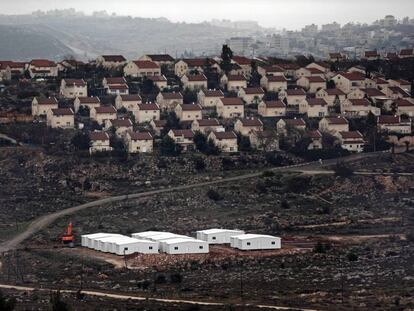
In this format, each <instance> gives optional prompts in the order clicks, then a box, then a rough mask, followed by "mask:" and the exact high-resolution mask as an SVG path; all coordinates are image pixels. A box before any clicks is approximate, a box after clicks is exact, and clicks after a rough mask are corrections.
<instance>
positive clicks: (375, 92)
mask: <svg viewBox="0 0 414 311" xmlns="http://www.w3.org/2000/svg"><path fill="white" fill-rule="evenodd" d="M362 91H363V92H365V94H367V95H368V96H369V97H376V96H385V94H384V93H383V92H381V91H380V90H379V89H376V88H372V87H370V88H366V89H362Z"/></svg>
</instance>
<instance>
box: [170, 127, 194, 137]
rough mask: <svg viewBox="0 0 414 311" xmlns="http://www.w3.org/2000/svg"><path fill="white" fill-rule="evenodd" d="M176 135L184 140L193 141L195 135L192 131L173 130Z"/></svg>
mask: <svg viewBox="0 0 414 311" xmlns="http://www.w3.org/2000/svg"><path fill="white" fill-rule="evenodd" d="M171 131H172V132H173V133H174V136H176V137H177V136H183V137H184V138H188V139H192V138H193V137H194V133H193V131H192V130H175V129H173V130H171Z"/></svg>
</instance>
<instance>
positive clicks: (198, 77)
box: [187, 74, 207, 82]
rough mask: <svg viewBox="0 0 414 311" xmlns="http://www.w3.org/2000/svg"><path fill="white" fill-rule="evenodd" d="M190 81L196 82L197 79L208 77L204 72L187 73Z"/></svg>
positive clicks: (202, 79) (201, 79)
mask: <svg viewBox="0 0 414 311" xmlns="http://www.w3.org/2000/svg"><path fill="white" fill-rule="evenodd" d="M187 78H188V81H191V82H196V81H207V77H206V76H205V75H203V74H198V75H187Z"/></svg>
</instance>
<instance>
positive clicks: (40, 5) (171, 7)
mask: <svg viewBox="0 0 414 311" xmlns="http://www.w3.org/2000/svg"><path fill="white" fill-rule="evenodd" d="M71 7H73V8H75V9H77V10H82V11H84V12H86V13H91V12H92V11H97V10H107V11H108V12H111V13H112V12H116V13H117V14H119V15H131V16H140V17H166V18H168V19H170V20H172V21H185V22H201V21H205V20H211V19H213V18H219V19H231V20H247V19H248V20H256V21H258V22H259V23H260V24H261V25H263V26H268V27H278V28H288V29H297V28H300V27H302V26H303V25H306V24H311V23H316V24H323V23H328V22H332V21H338V22H340V23H342V24H344V23H346V22H348V21H360V22H372V21H374V20H376V19H378V18H380V17H382V16H384V15H386V14H393V15H395V16H396V17H398V18H401V17H404V16H407V15H410V14H411V15H412V14H413V13H412V12H414V0H393V1H391V0H116V1H108V0H71V1H68V0H14V1H9V0H0V13H3V14H16V13H30V12H32V11H35V10H39V9H40V10H49V9H55V8H71ZM411 17H412V16H411Z"/></svg>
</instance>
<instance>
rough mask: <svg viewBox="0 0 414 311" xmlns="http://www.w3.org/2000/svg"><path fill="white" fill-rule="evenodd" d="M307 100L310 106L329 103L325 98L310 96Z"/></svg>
mask: <svg viewBox="0 0 414 311" xmlns="http://www.w3.org/2000/svg"><path fill="white" fill-rule="evenodd" d="M306 101H307V102H308V104H309V106H326V105H327V104H328V103H327V102H326V101H325V100H324V99H323V98H309V99H307V100H306Z"/></svg>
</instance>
